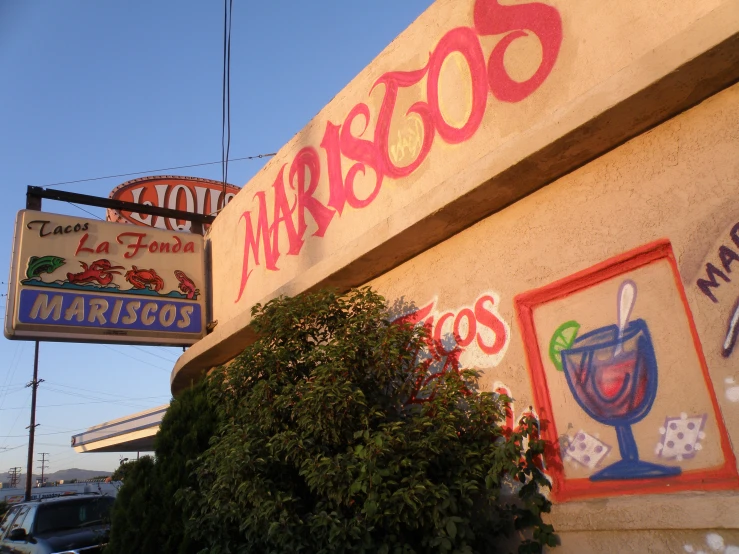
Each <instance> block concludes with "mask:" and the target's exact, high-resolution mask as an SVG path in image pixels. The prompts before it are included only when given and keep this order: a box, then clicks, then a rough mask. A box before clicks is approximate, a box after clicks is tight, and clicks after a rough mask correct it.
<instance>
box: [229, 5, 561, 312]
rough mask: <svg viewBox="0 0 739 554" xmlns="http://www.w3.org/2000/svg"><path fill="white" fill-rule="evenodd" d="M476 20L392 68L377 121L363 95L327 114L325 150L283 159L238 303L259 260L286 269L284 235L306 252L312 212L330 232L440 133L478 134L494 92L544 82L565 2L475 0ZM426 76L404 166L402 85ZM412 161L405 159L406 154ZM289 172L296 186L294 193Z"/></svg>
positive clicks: (513, 94)
mask: <svg viewBox="0 0 739 554" xmlns="http://www.w3.org/2000/svg"><path fill="white" fill-rule="evenodd" d="M473 19H474V26H473V27H457V28H455V29H452V30H450V31H449V32H447V33H446V34H445V35H444V36H443V37H442V38H441V40H440V41H439V42H438V43H437V45H436V47H435V48H434V50H433V51H432V52H431V54H430V56H429V60H428V62H427V63H426V65H425V66H424V67H422V68H420V69H417V70H414V71H394V72H388V73H385V74H384V75H382V76H381V77H380V78H378V79H377V80H376V82H375V84H374V86H373V87H372V90H374V89H375V88H376V87H378V85H382V87H383V89H384V93H383V97H382V102H381V104H380V108H379V110H378V113H377V115H376V117H375V119H374V121H372V119H371V118H372V116H371V113H370V108H369V106H368V105H367V104H366V103H363V102H361V103H359V104H357V105H356V106H354V107H353V108H352V109H351V110H350V112H349V114H348V115H347V116H346V118H345V119H344V121H343V123H341V124H339V125H337V124H335V123H332V122H331V121H327V122H326V126H325V129H324V134H323V138H322V140H321V143H320V148H321V149H322V150H323V152H322V153H319V150H318V149H317V148H316V147H313V146H306V147H304V148H302V149H301V150H300V151H298V153H297V154H296V155H295V157H294V159H293V160H292V162H291V163H290V164H285V165H283V166H282V167H281V168H280V170H279V172H278V173H277V175H276V176H275V179H274V183H273V185H272V188H273V189H274V198H273V200H272V202H271V205H268V201H267V195H266V191H258V192H256V193H255V194H254V200H255V201H256V206H255V208H254V209H252V210H247V211H244V212H243V213H242V215H241V219H242V220H244V223H245V240H244V251H243V262H242V269H241V280H240V285H239V291H238V295H237V297H236V300H235V301H236V302H238V301H239V300H240V299H241V297H242V295H243V294H244V290H245V289H246V286H247V282H248V280H249V276H250V275H251V273H252V271H253V270H254V267H255V266H259V265H262V264H263V265H264V267H266V269H268V270H272V271H277V270H279V267H278V266H277V261H278V259H279V257H280V255H281V252H280V246H279V245H280V243H281V242H282V238H281V237H285V238H286V239H287V245H288V247H287V251H286V253H287V254H288V255H298V254H299V253H300V252H301V250H302V247H303V245H304V243H305V240H304V237H305V232H306V229H307V223H306V218H307V216H308V215H310V217H311V218H312V219H313V220H314V221H315V223H316V225H317V229H316V231H315V232H314V233H313V235H314V236H317V237H323V236H324V235H325V234H326V231H327V230H328V228H329V226H330V224H331V222H332V220H333V217H334V215H336V214H339V216H341V214H342V212H343V210H344V208H345V207H346V206H347V205H348V206H350V207H351V208H355V209H362V208H365V207H367V206H369V205H370V204H372V202H373V201H374V200H375V198H376V197H377V195H378V194H379V193H380V190H381V188H382V184H383V181H384V180H385V178H389V179H402V178H404V177H408V176H409V175H411V174H412V173H413V172H414V171H416V169H418V167H419V166H420V165H421V164H422V163H423V162H424V160H425V159H426V158H427V156H428V155H429V153H430V151H431V149H432V146H433V144H434V139H435V137H436V136H437V135H438V136H439V138H440V139H441V140H442V141H443V142H445V143H447V144H461V143H463V142H465V141H467V140H469V139H470V138H471V137H472V136H473V135H474V134H475V133H476V132H477V130H478V129H479V128H480V125H481V124H482V121H483V117H484V115H485V111H486V108H487V104H488V95H489V94H492V95H493V97H494V98H496V99H497V100H498V101H501V102H519V101H521V100H523V99H525V98H526V97H528V96H529V95H531V94H532V93H533V92H534V91H535V90H536V89H537V88H539V86H540V85H541V84H542V83H543V82H544V80H545V79H546V78H547V76H548V75H549V74H550V73H551V71H552V68H553V67H554V63H555V61H556V59H557V56H558V54H559V50H560V46H561V43H562V20H561V17H560V15H559V12H558V11H557V9H556V8H554V7H552V6H548V5H546V4H542V3H538V2H537V3H529V4H518V5H510V6H503V5H501V4H499V3H498V1H497V0H476V1H475V4H474V16H473ZM530 34H531V35H535V36H536V37H537V39H538V40H539V43H540V45H541V52H542V54H541V61H540V63H539V66H538V68H537V69H536V71H535V72H534V73H533V75H531V76H530V77H529V78H528V79H526V80H524V81H516V80H514V79H513V78H512V77H511V76H510V75H509V73H508V71H507V70H506V66H505V63H504V57H505V54H506V50H507V49H508V47H509V45H510V44H511V43H512V42H514V41H515V40H516V39H517V38H520V37H524V36H528V35H530ZM491 35H494V36H498V35H500V36H501V38H500V40H499V41H498V42H497V44H496V45H495V46H494V47H493V50H492V52H491V53H490V55H489V56H488V57H487V59H486V58H485V54H484V53H483V48H482V44H481V42H480V37H483V36H491ZM452 54H457V57H459V56H461V57H462V58H464V62H465V63H466V65H467V67H468V69H469V79H470V83H469V85H470V90H471V103H470V109H469V110H468V113H467V115H466V119H465V120H464V121H455V122H454V123H455V124H454V125H452V124H450V123H449V122H448V121H447V119H445V117H444V114H443V110H442V106H441V104H442V103H441V100H440V97H439V80H440V75H441V71H442V65H443V64H444V62H445V60H446V59H447V58H448V57H450V56H451V55H452ZM423 79H426V82H425V85H426V86H425V95H424V96H425V98H423V99H419V100H418V101H417V102H415V103H414V104H413V105H412V106H411V107H410V108H409V109H408V110H407V112H406V114H405V115H406V116H407V117H413V118H414V120H415V121H416V122H417V126H418V127H419V139H418V144H417V145H415V146H416V147H414V148H412V149H411V150H412V151H413V152H414V153H415V157H414V158H413V159H412V160H407V163H406V164H405V165H397V162H398V161H399V160H398V155H397V149H396V147H391V144H390V142H391V133H390V127H391V121H392V119H393V116H394V114H395V111H396V105H397V104H398V94H399V92H400V90H401V89H404V88H408V87H412V86H415V85H417V84H419V83H421V82H422V81H423ZM371 122H373V123H374V133H373V135H372V136H371V137H366V138H365V137H363V135H364V133H365V131H366V129H367V128H368V127H369V126H370V123H371ZM352 129H354V132H353V131H352ZM357 129H359V132H358V133H357ZM404 154H405V152H404ZM343 158H346V159H348V160H350V161H351V162H354V163H353V164H351V165H349V166H348V170H346V171H344V168H343V167H342V165H344V166H345V165H347V164H346V162H345V161H344V162H343ZM403 161H406V160H405V156H403ZM342 162H343V163H342ZM288 165H289V168H288ZM322 172H325V173H326V175H327V182H328V189H329V190H328V191H327V192H328V195H327V196H328V201H327V202H325V203H324V202H321V201H320V200H318V198H316V192H317V189H318V184H319V180H320V177H321V173H322ZM368 172H371V173H372V174H374V183H373V185H372V186H371V189H370V190H369V192H366V191H365V192H364V193H363V194H359V193H358V188H359V187H357V186H355V180H356V179H357V177H359V176H364V175H365V174H367V173H368ZM286 180H287V182H288V183H289V185H290V188H291V189H292V190H293V191H294V193H293V192H291V193H288V189H287V187H286V186H285V181H286Z"/></svg>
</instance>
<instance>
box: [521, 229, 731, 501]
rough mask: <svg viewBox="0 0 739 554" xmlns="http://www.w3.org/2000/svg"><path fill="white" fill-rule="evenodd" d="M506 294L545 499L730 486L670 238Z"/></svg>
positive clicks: (720, 426) (724, 444)
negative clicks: (548, 490)
mask: <svg viewBox="0 0 739 554" xmlns="http://www.w3.org/2000/svg"><path fill="white" fill-rule="evenodd" d="M515 303H516V310H517V313H518V322H519V325H520V327H521V334H522V337H523V340H524V345H525V348H526V358H527V364H528V370H529V374H530V378H531V383H532V389H533V393H534V400H535V404H534V409H535V410H536V412H537V414H538V416H539V421H540V425H541V436H542V438H544V440H545V442H546V445H547V446H546V449H545V452H544V458H545V461H546V471H547V472H548V473H549V475H550V476H551V478H552V498H553V499H554V500H555V501H557V502H561V501H566V500H569V499H575V498H587V497H595V496H614V495H616V496H617V495H623V494H656V493H667V492H676V491H686V490H709V489H724V488H737V487H739V475H738V474H737V468H736V460H735V458H734V456H733V453H732V449H731V444H730V442H729V438H728V434H727V432H726V427H725V425H724V423H723V420H722V418H721V414H720V412H719V409H718V405H717V401H716V397H715V393H714V391H713V387H712V383H711V378H710V375H709V373H708V367H707V364H706V359H705V357H704V354H703V352H702V345H701V341H700V338H699V336H698V332H697V329H696V327H695V324H694V322H693V319H692V314H691V311H690V305H689V303H688V299H687V298H686V294H685V290H684V288H683V284H682V282H681V278H680V273H679V270H678V264H677V260H676V259H675V255H674V253H673V251H672V246H671V244H670V243H669V241H664V240H661V241H657V242H654V243H651V244H647V245H644V246H642V247H639V248H636V249H634V250H631V251H629V252H625V253H623V254H621V255H619V256H616V257H614V258H610V259H608V260H605V261H603V262H600V263H598V264H596V265H594V266H592V267H590V268H587V269H582V270H580V271H578V272H576V273H574V274H572V275H570V276H568V277H564V278H562V279H560V280H558V281H555V282H552V283H549V284H546V285H544V286H542V287H540V288H537V289H532V290H529V291H527V292H525V293H522V294H519V295H517V296H516V297H515Z"/></svg>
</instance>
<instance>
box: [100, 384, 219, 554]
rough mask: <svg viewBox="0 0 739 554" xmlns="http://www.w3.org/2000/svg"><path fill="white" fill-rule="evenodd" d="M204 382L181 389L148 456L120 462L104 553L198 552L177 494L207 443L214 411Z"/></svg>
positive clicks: (192, 483)
mask: <svg viewBox="0 0 739 554" xmlns="http://www.w3.org/2000/svg"><path fill="white" fill-rule="evenodd" d="M207 387H208V381H207V380H203V381H202V382H201V383H199V384H198V385H195V386H194V387H191V388H190V389H188V390H187V391H185V392H183V393H182V394H181V395H180V396H179V397H178V398H177V399H175V400H173V401H172V403H171V404H170V406H169V408H168V409H167V413H166V414H165V416H164V418H163V420H162V424H161V426H160V429H159V432H158V433H157V436H156V439H155V452H156V461H155V460H154V458H152V457H150V456H144V457H142V458H141V459H139V460H135V461H132V462H127V463H124V464H122V465H121V467H120V468H119V470H120V472H116V473H117V475H116V476H118V477H122V478H123V486H122V487H121V489H120V491H119V492H118V497H117V499H116V503H115V505H114V507H113V513H112V525H111V540H110V544H109V546H108V548H107V549H106V554H116V553H121V554H123V553H126V554H127V553H129V552H136V553H138V554H148V553H152V554H154V553H157V554H159V553H161V552H167V553H173V554H174V553H179V554H190V553H195V552H198V551H200V550H201V548H202V546H203V545H202V544H200V543H198V542H196V541H193V539H192V537H191V535H190V534H189V533H188V532H187V531H186V529H185V523H186V521H187V519H188V518H189V514H187V513H185V512H184V511H183V509H182V507H181V506H180V505H179V504H178V503H176V502H175V501H174V496H175V493H176V492H177V491H178V490H179V489H181V488H185V487H190V488H192V487H195V486H197V482H196V481H195V480H194V479H193V478H192V477H191V473H192V468H191V467H190V465H191V463H192V461H193V460H195V459H196V458H197V457H198V456H199V455H200V454H202V453H203V452H204V451H205V450H206V448H207V447H208V440H209V439H210V437H211V436H212V435H213V433H214V431H215V428H216V412H215V410H213V408H212V406H211V405H210V404H209V401H208V394H207Z"/></svg>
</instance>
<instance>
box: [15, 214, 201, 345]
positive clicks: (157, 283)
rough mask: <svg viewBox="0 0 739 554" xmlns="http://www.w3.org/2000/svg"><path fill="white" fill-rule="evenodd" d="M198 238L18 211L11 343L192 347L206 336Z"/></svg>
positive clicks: (176, 233)
mask: <svg viewBox="0 0 739 554" xmlns="http://www.w3.org/2000/svg"><path fill="white" fill-rule="evenodd" d="M204 284H205V268H204V256H203V237H202V236H200V235H198V234H194V233H182V232H176V231H165V230H160V229H145V230H144V229H134V228H132V227H130V226H128V225H122V224H120V223H108V222H104V221H99V220H94V219H82V218H78V217H70V216H63V215H56V214H50V213H46V212H37V211H32V210H21V211H20V212H18V216H17V217H16V225H15V238H14V244H13V261H12V264H11V270H10V284H9V286H8V302H7V304H6V313H5V336H6V337H8V338H10V339H25V340H59V341H76V342H120V343H129V344H137V343H143V344H162V345H178V344H183V345H184V344H193V343H194V342H196V341H197V340H199V339H200V338H202V337H203V336H205V291H204Z"/></svg>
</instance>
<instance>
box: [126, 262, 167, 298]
mask: <svg viewBox="0 0 739 554" xmlns="http://www.w3.org/2000/svg"><path fill="white" fill-rule="evenodd" d="M124 279H125V280H126V281H128V282H129V283H131V285H133V288H135V289H146V288H149V289H150V290H153V291H156V292H159V291H160V290H162V288H163V287H164V281H163V280H162V278H161V277H159V275H157V272H156V271H154V270H153V269H139V268H138V267H136V266H135V265H134V266H132V269H131V270H129V271H127V272H126V275H125V277H124Z"/></svg>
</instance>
